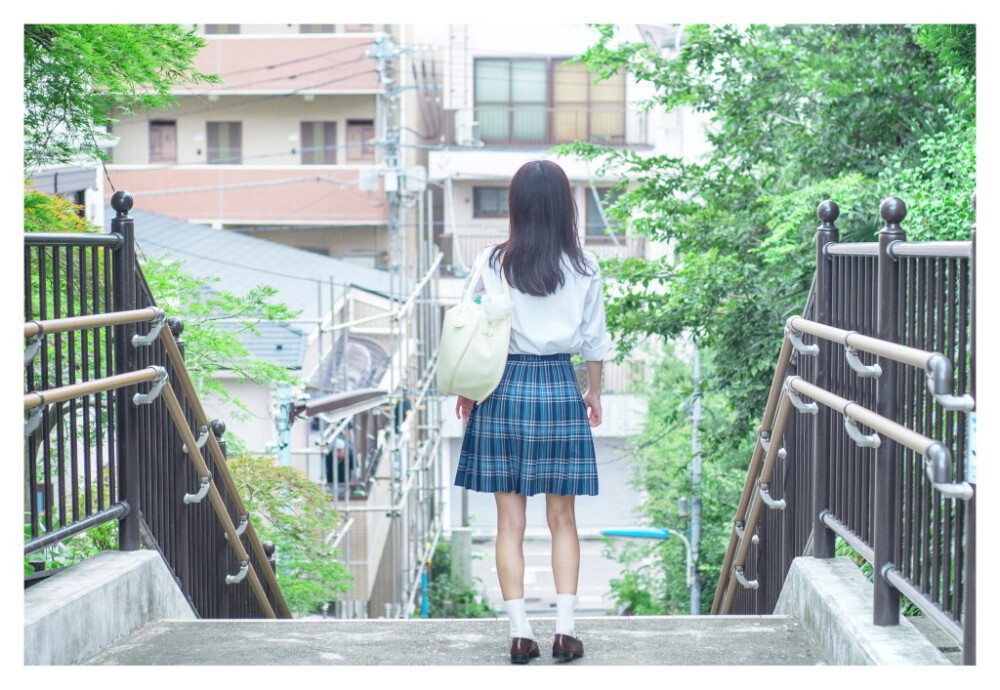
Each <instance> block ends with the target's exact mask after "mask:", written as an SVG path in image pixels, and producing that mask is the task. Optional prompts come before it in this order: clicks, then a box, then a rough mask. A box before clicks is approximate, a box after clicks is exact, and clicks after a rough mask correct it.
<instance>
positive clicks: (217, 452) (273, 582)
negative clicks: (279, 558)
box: [160, 329, 292, 618]
mask: <svg viewBox="0 0 1000 690" xmlns="http://www.w3.org/2000/svg"><path fill="white" fill-rule="evenodd" d="M160 340H161V341H162V343H163V346H164V349H165V351H166V353H167V358H168V359H169V361H170V363H171V365H172V366H173V367H174V375H175V378H176V380H177V382H178V383H179V384H180V387H181V390H182V391H183V392H184V395H185V397H186V398H187V401H188V405H189V406H190V408H191V411H192V412H193V413H194V418H195V421H196V422H197V424H198V425H199V426H206V427H207V426H209V425H210V422H209V419H208V415H206V414H205V408H204V407H202V404H201V400H200V398H198V396H197V394H196V392H195V389H194V383H193V382H192V381H191V376H190V374H189V373H188V371H187V367H186V366H185V365H184V357H183V356H182V355H181V351H180V348H178V347H177V342H176V341H175V340H174V336H173V334H172V333H171V332H170V331H169V329H164V330H162V331H160ZM206 445H207V446H208V449H209V452H210V453H211V454H212V458H213V460H214V461H215V468H216V472H217V473H218V474H219V475H220V476H221V479H222V483H223V485H224V486H225V487H226V491H227V492H228V493H229V496H230V498H231V500H232V502H233V507H234V509H235V511H236V513H237V514H238V515H249V513H248V511H247V509H246V506H244V504H243V500H242V498H241V497H240V492H239V491H238V489H237V487H236V481H235V480H234V479H233V475H232V473H230V471H229V464H228V463H227V462H226V456H225V454H224V453H223V452H222V447H221V446H220V445H219V440H218V439H217V438H216V436H215V434H214V433H209V434H208V440H207V441H206ZM188 447H189V448H190V447H192V446H190V445H189V446H188ZM196 455H197V454H196ZM199 457H200V456H199ZM244 534H245V535H246V537H247V539H248V541H249V542H250V545H251V547H252V548H253V551H254V554H255V555H256V556H257V561H258V563H259V564H260V569H261V572H262V573H263V575H264V579H265V580H266V581H267V584H268V588H269V589H270V590H271V593H272V594H273V595H274V599H275V602H276V603H277V605H278V613H279V614H280V616H281V617H282V618H291V617H292V613H291V611H290V610H289V608H288V604H287V602H286V601H285V598H284V595H282V593H281V588H280V587H279V586H278V581H277V578H276V577H275V575H274V570H273V569H272V568H271V565H270V561H269V560H268V556H267V554H266V553H265V552H264V546H263V544H262V543H261V541H260V537H258V536H257V531H256V530H255V529H254V526H253V521H249V522H248V524H247V528H246V531H245V532H244Z"/></svg>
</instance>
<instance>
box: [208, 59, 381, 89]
mask: <svg viewBox="0 0 1000 690" xmlns="http://www.w3.org/2000/svg"><path fill="white" fill-rule="evenodd" d="M369 59H370V58H369V57H368V56H367V55H359V56H358V57H356V58H354V59H353V60H344V61H343V62H338V63H335V64H332V65H323V66H322V67H316V68H315V69H310V70H306V71H304V72H297V73H296V74H283V75H280V76H277V77H269V78H267V79H255V80H254V81H248V82H243V83H242V84H225V85H221V86H219V87H218V88H215V89H212V90H211V91H209V92H208V93H214V92H216V91H225V90H227V89H242V88H246V87H248V86H256V85H257V84H266V83H268V82H272V81H283V80H287V81H290V80H292V79H298V78H299V77H304V76H307V75H309V74H316V73H317V72H325V71H327V70H333V69H336V68H338V67H344V66H345V65H353V64H355V63H357V62H361V61H363V60H369Z"/></svg>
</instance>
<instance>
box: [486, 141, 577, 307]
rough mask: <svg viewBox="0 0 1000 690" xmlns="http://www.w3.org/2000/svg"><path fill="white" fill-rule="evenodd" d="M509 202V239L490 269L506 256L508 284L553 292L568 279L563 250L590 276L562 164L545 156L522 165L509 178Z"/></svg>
mask: <svg viewBox="0 0 1000 690" xmlns="http://www.w3.org/2000/svg"><path fill="white" fill-rule="evenodd" d="M507 205H508V207H509V209H510V237H509V238H508V239H507V241H506V242H501V243H500V244H498V245H497V246H496V247H495V248H494V249H493V251H492V253H491V254H490V259H489V261H490V267H491V268H492V267H493V266H495V265H496V262H497V261H498V260H501V257H502V264H501V266H502V268H501V270H503V271H504V274H505V275H506V277H507V282H508V283H509V284H510V285H512V286H514V287H515V288H517V289H518V290H520V291H521V292H523V293H526V294H529V295H535V296H536V297H545V296H546V295H550V294H552V293H553V292H555V291H556V290H558V289H559V288H560V287H562V285H563V283H564V282H565V276H563V272H562V268H561V266H560V263H561V261H562V255H563V254H566V255H568V256H569V259H570V261H571V262H572V264H573V267H574V268H576V270H577V272H579V273H580V274H581V275H590V274H591V271H590V267H589V266H588V264H587V261H586V257H585V256H584V253H583V249H581V248H580V235H579V234H578V232H577V212H576V200H574V199H573V191H572V190H571V189H570V186H569V179H568V178H567V177H566V173H565V172H563V169H562V168H561V167H559V166H558V165H556V164H555V163H553V162H552V161H547V160H536V161H529V162H527V163H525V164H524V165H522V166H521V167H520V168H519V169H518V171H517V172H516V173H514V177H512V178H511V180H510V188H509V189H508V190H507ZM515 268H516V270H513V269H515Z"/></svg>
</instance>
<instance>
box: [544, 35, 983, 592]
mask: <svg viewBox="0 0 1000 690" xmlns="http://www.w3.org/2000/svg"><path fill="white" fill-rule="evenodd" d="M595 29H596V30H597V32H598V37H597V40H596V43H595V45H593V46H591V47H590V48H589V49H588V50H587V51H586V52H584V53H583V54H582V55H581V56H580V57H579V58H578V59H579V60H580V61H582V62H583V63H585V64H586V65H587V67H588V68H589V69H590V70H591V71H593V72H595V73H596V74H597V80H600V79H602V78H606V77H607V76H610V75H611V74H613V73H616V72H619V71H622V70H624V71H625V72H627V73H628V74H629V75H630V76H631V77H632V78H633V79H634V80H635V81H637V82H639V83H645V84H647V85H649V86H650V87H651V92H652V93H653V95H652V96H651V97H650V98H649V99H648V100H647V101H646V102H644V103H643V105H644V107H647V108H649V109H656V110H662V111H666V112H671V111H674V110H676V109H679V108H685V109H688V110H690V111H693V112H695V113H703V114H704V115H705V116H706V117H707V118H708V126H707V129H706V137H707V140H708V143H709V145H710V148H709V151H708V153H707V154H705V156H703V157H702V158H700V159H698V160H685V159H681V158H678V157H674V156H669V155H648V154H646V153H639V152H636V151H632V150H629V149H616V148H613V147H606V146H598V145H594V144H591V143H587V142H577V143H574V144H570V145H564V146H560V147H556V149H555V150H556V151H557V152H558V153H561V154H563V155H566V156H573V157H579V158H583V159H585V160H589V161H596V162H597V163H598V165H597V167H596V168H595V172H596V173H597V174H604V173H608V174H612V175H617V176H619V177H620V178H621V179H622V180H624V181H623V182H622V183H621V184H620V185H619V188H620V189H621V191H622V193H621V194H620V195H619V196H618V197H617V199H616V200H615V202H614V203H613V204H612V205H611V206H610V207H609V208H608V209H607V214H608V216H609V217H610V218H613V219H615V220H617V221H618V222H619V223H621V224H622V225H623V226H628V227H630V228H631V230H632V231H633V232H634V233H635V234H640V235H645V236H647V237H649V238H650V239H653V240H656V241H663V242H667V243H669V244H670V245H671V247H672V250H673V251H672V253H671V254H670V255H668V256H665V257H663V258H662V259H659V260H655V261H648V262H647V261H644V260H637V259H626V260H621V261H615V260H609V261H604V262H602V266H603V268H604V272H605V275H607V276H609V278H611V279H614V280H615V282H616V283H617V284H618V286H619V287H620V288H621V289H620V290H619V291H616V293H615V294H609V295H608V296H607V300H606V306H607V313H608V324H609V327H610V328H611V330H612V331H613V332H614V334H615V336H616V337H617V338H618V341H619V344H620V346H619V359H622V358H624V357H625V356H626V355H627V353H628V352H629V350H630V349H631V348H632V346H633V345H634V344H635V343H637V342H638V341H639V340H641V339H643V338H645V337H648V336H655V337H659V338H661V339H663V340H664V341H665V342H668V343H669V342H671V341H673V340H676V339H678V338H682V337H688V336H690V337H692V338H693V339H694V340H695V342H696V343H697V344H698V345H699V347H700V349H701V352H702V356H703V359H704V360H710V361H711V362H712V365H711V366H710V367H706V368H705V371H704V372H703V374H704V375H703V389H704V390H707V391H711V394H712V395H713V396H717V398H718V402H717V415H716V418H715V419H714V420H712V419H706V421H705V422H704V423H703V428H702V430H703V432H704V434H703V437H702V438H703V444H704V459H705V461H704V464H703V473H704V475H703V485H702V487H701V491H700V495H701V498H702V505H703V519H704V523H703V539H704V542H703V548H702V563H701V567H702V571H701V572H702V576H703V577H704V578H705V579H706V582H707V583H708V584H709V585H711V584H713V582H712V579H711V577H710V576H709V575H710V573H711V570H712V569H713V568H714V569H715V574H716V576H717V573H718V567H719V565H720V564H721V551H718V552H717V553H718V560H717V561H716V560H715V558H716V556H714V555H713V550H714V549H717V548H718V547H719V544H721V540H720V541H718V542H717V541H716V537H715V536H712V535H713V533H712V530H716V529H718V530H721V531H720V532H719V535H722V534H723V533H724V537H722V539H723V540H724V539H728V528H729V525H730V524H731V519H732V514H731V512H732V508H733V506H732V504H733V502H734V501H735V500H736V497H737V496H738V495H739V487H740V486H741V485H742V482H743V479H744V478H745V468H746V463H747V461H748V459H749V457H750V448H751V445H750V441H751V440H752V433H753V430H754V428H755V427H756V425H757V424H758V422H759V419H760V414H761V412H762V411H763V407H764V401H765V399H766V396H767V390H768V386H769V383H770V378H771V375H772V372H773V368H774V360H775V357H776V356H777V353H778V349H779V346H780V341H781V338H782V326H783V324H784V322H785V320H786V319H787V317H788V316H790V315H792V314H795V313H800V312H801V310H802V309H803V307H804V304H805V298H806V295H807V293H808V290H809V286H810V282H811V278H812V274H813V271H814V264H815V258H814V247H813V236H814V233H815V229H816V227H817V225H818V221H817V219H816V215H815V212H816V207H817V205H818V204H819V202H820V201H822V200H823V199H827V198H829V199H833V200H835V201H836V202H837V203H838V205H839V206H840V209H841V216H840V219H839V220H838V222H837V225H838V227H839V228H840V229H841V239H842V241H845V242H852V241H872V240H874V238H875V233H876V232H877V231H878V229H879V227H880V226H881V224H882V223H881V219H880V218H879V217H878V213H877V209H878V206H879V202H880V200H881V199H882V198H884V197H886V196H889V195H896V196H900V197H901V198H903V199H904V201H906V203H907V206H908V209H909V214H908V217H907V220H906V221H905V222H904V228H905V229H906V230H907V232H908V233H909V236H910V237H912V238H916V239H932V238H933V239H956V238H966V237H968V232H969V228H970V227H971V224H972V221H973V209H972V205H971V192H972V190H973V189H974V185H975V160H976V158H975V117H976V113H975V63H974V59H972V58H973V56H974V54H975V51H974V43H975V27H972V26H965V25H963V26H952V27H947V26H917V27H914V26H903V25H891V26H886V25H863V26H857V25H785V26H748V27H744V28H737V27H733V26H703V25H695V26H688V27H685V34H684V38H685V40H684V43H683V44H682V47H681V49H680V50H679V52H677V53H676V54H670V55H661V54H660V52H659V51H658V50H656V49H654V48H652V47H651V46H648V45H646V44H638V43H629V42H622V41H619V40H618V38H617V36H616V33H617V31H616V29H615V27H613V26H610V25H600V26H596V27H595ZM665 366H673V367H675V368H676V366H677V365H676V363H674V364H667V365H665ZM671 385H674V384H670V385H665V386H664V385H661V384H658V387H655V388H654V390H653V391H651V394H650V405H651V410H653V412H651V415H650V418H649V420H648V427H647V430H646V432H648V433H649V434H650V437H649V438H650V439H651V438H658V437H659V436H661V435H663V434H664V432H665V431H666V428H665V427H664V424H667V422H665V421H663V420H664V419H670V418H671V417H670V410H663V409H659V406H660V405H661V404H666V403H665V402H664V401H667V400H671V399H673V400H674V403H675V404H676V403H677V402H678V399H677V395H678V393H677V392H676V391H674V390H673V389H672V388H671ZM706 399H707V397H706ZM654 403H655V404H654ZM678 433H679V432H678ZM681 436H683V434H682V435H681ZM681 436H678V441H677V442H678V443H680V440H679V439H680V438H681ZM670 438H671V435H670V434H666V435H664V436H663V438H662V439H661V440H660V441H657V444H653V445H650V446H649V448H654V449H655V452H653V454H652V456H648V455H645V454H644V453H642V452H640V453H638V455H637V459H636V462H637V476H638V479H639V481H640V484H641V485H642V487H643V488H644V489H646V490H647V491H648V492H649V499H648V501H646V503H645V504H644V505H643V510H644V512H645V513H646V514H647V515H648V516H649V519H650V521H651V523H652V524H657V521H658V520H661V519H662V520H664V521H667V522H669V521H670V520H673V519H675V518H676V516H675V515H672V514H671V513H670V511H671V509H672V508H671V506H675V505H676V498H677V495H676V494H677V491H682V492H684V491H687V490H688V489H687V488H686V487H685V486H684V482H686V481H688V480H687V477H688V474H687V473H686V472H685V471H683V469H682V468H679V467H677V466H676V465H675V464H672V461H670V460H667V458H673V457H675V456H674V455H672V454H671V453H672V451H671V448H669V447H660V446H659V445H658V444H662V443H669V439H670ZM648 440H649V439H647V441H648ZM647 450H648V449H647ZM673 450H676V449H673ZM710 474H715V475H717V478H718V485H716V486H710V485H709V482H710V480H709V479H708V476H709V475H710ZM670 484H674V485H676V489H677V491H674V490H673V489H671V488H670V487H669V485H670ZM728 484H732V486H733V487H734V488H733V489H732V490H728V491H723V489H724V488H725V485H728ZM713 501H714V502H717V503H718V507H719V512H718V515H715V516H714V517H712V518H709V517H708V512H709V510H708V508H707V506H708V504H709V503H710V502H713ZM710 519H711V520H716V519H717V520H721V523H719V524H718V525H715V524H710V522H709V521H710ZM644 548H645V551H642V549H640V548H639V547H637V546H633V547H630V549H631V550H633V551H636V553H635V554H633V556H634V557H633V558H632V560H633V562H634V561H635V560H637V559H638V558H640V557H642V556H644V555H648V554H649V553H650V552H651V550H653V549H659V550H662V551H663V552H664V553H666V550H668V549H671V548H677V547H676V545H673V546H672V545H670V544H669V540H668V541H667V542H665V543H663V544H660V545H656V546H647V547H644ZM722 548H724V546H723V547H722ZM675 556H676V554H671V556H670V558H669V559H667V561H669V562H673V561H675V560H676V557H675ZM665 562H666V561H665ZM643 578H646V581H645V582H644V581H643ZM678 579H679V580H680V582H682V583H683V578H677V577H674V576H671V577H669V578H662V577H658V575H657V573H656V572H655V571H651V570H650V569H649V568H646V569H644V570H643V571H639V572H633V573H630V574H629V575H628V576H627V577H626V578H625V579H624V580H623V582H622V583H621V591H622V592H626V593H627V592H633V593H635V594H634V596H635V600H636V605H637V606H654V605H655V606H659V605H663V606H665V607H667V608H668V609H671V610H672V609H673V607H676V606H677V602H678V601H679V597H680V596H681V594H680V592H679V591H675V590H674V589H673V588H675V587H676V583H677V581H678ZM646 584H648V585H649V586H650V587H652V588H653V589H652V591H653V592H654V593H655V596H652V597H650V598H648V599H647V600H644V601H640V599H641V596H640V594H639V593H640V591H641V589H642V587H644V586H645V585H646ZM626 598H627V597H626Z"/></svg>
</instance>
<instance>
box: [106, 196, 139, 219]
mask: <svg viewBox="0 0 1000 690" xmlns="http://www.w3.org/2000/svg"><path fill="white" fill-rule="evenodd" d="M133 203H134V201H133V199H132V195H131V194H129V193H128V192H126V191H125V190H124V189H119V190H118V191H117V192H115V193H114V194H113V195H112V196H111V208H113V209H114V210H115V211H116V212H117V213H118V217H119V218H122V217H124V216H127V215H128V212H129V211H131V210H132V204H133Z"/></svg>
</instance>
